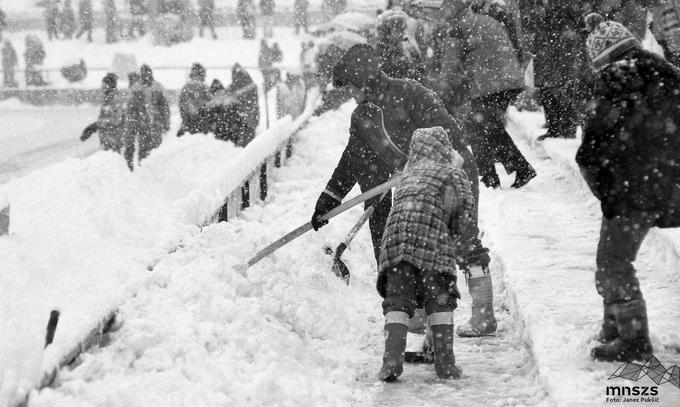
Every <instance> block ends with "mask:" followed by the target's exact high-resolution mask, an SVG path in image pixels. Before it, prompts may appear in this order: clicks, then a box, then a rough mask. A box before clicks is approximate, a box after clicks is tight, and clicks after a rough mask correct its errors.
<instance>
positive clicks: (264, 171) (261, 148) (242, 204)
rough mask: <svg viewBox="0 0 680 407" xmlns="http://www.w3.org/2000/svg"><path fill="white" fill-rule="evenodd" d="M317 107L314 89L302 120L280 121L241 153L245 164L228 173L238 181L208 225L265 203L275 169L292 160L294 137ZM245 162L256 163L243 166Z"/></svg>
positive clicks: (299, 118)
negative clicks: (260, 202)
mask: <svg viewBox="0 0 680 407" xmlns="http://www.w3.org/2000/svg"><path fill="white" fill-rule="evenodd" d="M317 105H318V93H317V91H316V89H312V90H311V91H310V92H309V94H308V97H307V104H306V106H305V110H304V112H303V113H302V114H301V115H300V116H299V117H297V118H296V119H294V120H290V117H286V118H283V119H281V120H279V121H278V122H276V123H274V124H273V126H272V127H271V128H270V129H268V130H267V131H266V132H264V134H262V135H260V136H258V137H256V138H255V139H254V140H253V141H251V142H250V144H248V146H247V147H246V148H245V150H244V151H243V154H242V157H244V158H245V160H246V161H238V162H236V163H235V164H236V165H234V166H233V168H231V169H230V171H229V172H230V173H231V176H230V177H229V179H231V180H235V181H236V182H237V184H235V183H233V181H232V184H231V187H230V188H228V189H229V190H230V191H231V192H229V193H228V195H227V196H226V197H225V199H224V203H223V204H222V206H221V207H220V208H219V209H218V210H217V211H216V212H215V213H214V214H213V216H212V217H211V218H210V219H209V220H208V222H207V223H214V222H221V221H227V220H229V219H232V218H233V217H235V216H238V214H239V213H240V212H241V211H242V210H243V209H245V208H247V207H249V206H251V205H252V204H253V203H254V202H257V201H264V199H265V198H266V197H267V188H268V185H269V184H270V183H271V177H272V175H273V170H274V169H275V168H279V167H281V166H282V165H284V164H285V162H286V160H287V159H288V158H290V157H291V155H292V152H293V139H292V137H293V136H294V135H295V133H297V131H298V130H299V129H300V128H301V127H302V126H303V125H304V124H305V123H306V122H307V120H309V118H310V117H311V116H312V114H313V112H314V109H315V108H316V106H317ZM246 162H248V163H256V164H255V165H254V166H249V165H244V164H245V163H246Z"/></svg>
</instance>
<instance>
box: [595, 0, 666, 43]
mask: <svg viewBox="0 0 680 407" xmlns="http://www.w3.org/2000/svg"><path fill="white" fill-rule="evenodd" d="M658 3H659V0H599V1H594V2H592V4H593V5H594V7H593V9H592V10H591V11H597V12H599V13H600V14H602V15H603V16H604V18H606V19H607V20H611V21H617V22H619V23H621V24H623V25H624V26H625V27H626V28H628V29H629V30H630V32H631V33H633V35H634V36H635V37H636V38H637V39H638V40H640V41H642V40H643V39H644V38H645V34H646V33H647V11H648V6H653V5H656V4H658Z"/></svg>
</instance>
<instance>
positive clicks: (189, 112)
mask: <svg viewBox="0 0 680 407" xmlns="http://www.w3.org/2000/svg"><path fill="white" fill-rule="evenodd" d="M209 100H210V94H209V93H208V86H207V85H206V84H205V82H203V81H201V80H196V79H192V80H190V81H189V82H188V83H187V84H185V85H184V87H182V91H181V92H180V95H179V114H180V116H181V117H182V123H183V124H184V128H185V130H187V131H188V132H190V133H192V134H193V133H198V132H202V131H204V130H205V129H206V124H207V111H206V103H207V102H208V101H209Z"/></svg>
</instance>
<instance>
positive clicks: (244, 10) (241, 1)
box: [236, 0, 257, 40]
mask: <svg viewBox="0 0 680 407" xmlns="http://www.w3.org/2000/svg"><path fill="white" fill-rule="evenodd" d="M236 18H238V22H239V24H240V25H241V29H242V30H243V38H244V39H247V40H252V39H253V38H255V31H256V30H257V23H256V22H255V0H238V4H237V6H236Z"/></svg>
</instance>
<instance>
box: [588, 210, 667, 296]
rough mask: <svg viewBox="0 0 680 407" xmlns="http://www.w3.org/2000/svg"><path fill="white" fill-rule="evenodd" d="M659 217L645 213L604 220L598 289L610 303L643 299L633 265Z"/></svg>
mask: <svg viewBox="0 0 680 407" xmlns="http://www.w3.org/2000/svg"><path fill="white" fill-rule="evenodd" d="M657 218H658V214H657V213H655V212H642V211H633V212H631V213H630V214H628V215H626V216H614V217H613V218H612V219H607V218H605V217H604V216H603V217H602V226H601V228H600V242H599V243H598V245H597V260H596V262H597V272H596V273H595V287H596V288H597V292H598V293H599V294H600V295H601V296H602V297H603V298H604V302H605V303H606V304H616V303H621V302H627V301H632V300H639V299H642V292H641V291H640V282H639V281H638V279H637V277H636V276H635V267H633V262H634V261H635V258H636V257H637V254H638V251H639V250H640V245H642V241H643V240H644V239H645V236H647V233H649V230H650V229H651V228H652V226H653V225H654V222H655V221H656V219H657Z"/></svg>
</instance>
